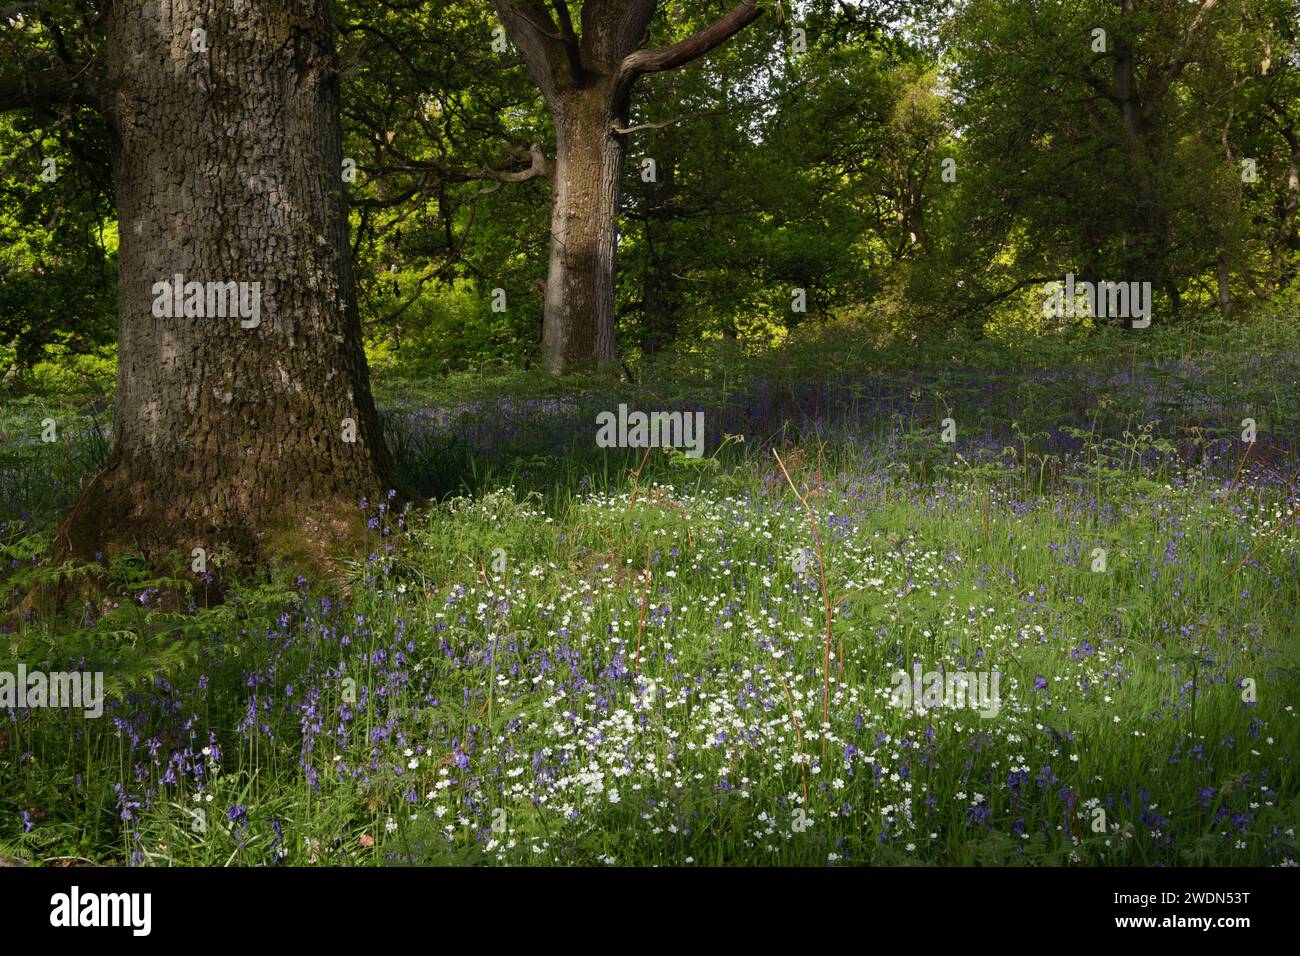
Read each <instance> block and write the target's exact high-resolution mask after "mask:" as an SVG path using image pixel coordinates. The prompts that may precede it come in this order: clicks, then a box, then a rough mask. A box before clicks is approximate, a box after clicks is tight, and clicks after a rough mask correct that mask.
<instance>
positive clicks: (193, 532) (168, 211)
mask: <svg viewBox="0 0 1300 956" xmlns="http://www.w3.org/2000/svg"><path fill="white" fill-rule="evenodd" d="M195 29H202V30H204V31H205V32H206V46H207V51H206V52H198V51H196V50H194V49H193V39H194V34H193V31H194V30H195ZM333 42H334V32H333V24H332V23H331V20H330V12H329V2H328V0H261V2H256V3H250V2H246V0H169V2H158V0H146V2H130V3H121V2H119V3H115V4H113V6H112V8H111V10H110V11H109V13H108V21H107V49H106V57H107V64H108V73H109V85H108V89H109V91H110V94H109V99H108V101H107V102H106V103H105V104H104V106H105V110H106V113H107V116H108V119H109V122H110V125H111V128H112V130H113V133H114V156H113V163H114V177H115V183H116V191H117V207H118V217H119V223H120V233H121V246H120V249H119V253H118V257H119V258H118V261H119V269H120V278H121V288H120V293H119V312H120V318H119V323H120V338H119V358H118V373H117V396H116V400H115V404H114V423H113V439H112V446H111V449H110V452H109V457H108V461H107V464H106V467H105V468H104V470H103V471H102V472H101V473H100V474H99V475H98V476H97V477H96V478H95V479H94V480H93V481H92V482H91V483H90V484H89V485H88V486H87V488H86V489H85V491H84V493H83V494H82V497H81V499H80V500H79V501H78V502H77V503H76V505H75V507H74V509H73V511H72V512H71V513H70V515H69V516H68V518H67V519H66V521H65V522H64V524H63V526H62V528H61V529H60V532H59V538H58V541H59V546H60V549H61V550H62V551H63V553H64V554H73V555H79V556H86V557H90V556H93V555H95V554H99V553H102V554H105V555H111V554H112V553H113V552H114V551H117V550H119V549H122V548H131V547H134V546H138V547H140V548H141V549H142V550H143V551H144V552H145V553H146V555H148V556H150V557H154V556H160V555H161V554H163V553H165V552H168V551H172V550H178V551H180V552H182V553H184V554H186V555H188V554H189V553H190V551H191V550H192V549H193V548H200V547H201V548H204V549H205V550H207V551H208V552H209V553H211V552H212V551H214V550H215V549H218V548H220V547H222V546H223V545H224V546H228V547H230V548H232V549H234V550H235V551H236V553H238V554H240V555H242V556H243V557H245V558H256V559H260V558H265V557H267V556H269V555H271V554H287V555H288V556H289V557H291V558H298V559H306V560H307V561H309V562H310V563H311V564H318V563H319V562H320V561H321V560H323V559H324V558H326V557H327V556H328V555H329V554H330V553H332V552H333V550H334V549H335V548H337V547H339V546H341V545H344V546H345V545H346V544H347V543H348V542H350V541H355V540H357V539H358V538H359V537H360V534H361V532H362V531H363V530H364V522H363V521H362V520H361V518H360V509H359V502H360V500H361V499H362V498H363V497H365V496H370V497H372V498H373V497H374V496H376V495H379V494H382V493H383V492H384V490H385V489H387V488H389V487H391V486H392V480H391V465H390V462H389V456H388V452H387V450H386V448H385V446H384V444H383V440H382V437H381V433H380V426H379V421H378V417H377V415H376V411H375V407H374V403H373V401H372V399H371V395H370V387H369V372H368V369H367V365H366V359H365V353H364V351H363V348H362V341H361V332H360V325H359V322H358V318H357V306H356V291H355V286H354V283H353V277H352V273H351V261H350V257H349V255H348V243H347V240H348V235H347V232H348V230H347V217H346V212H345V205H346V194H345V187H344V185H343V182H342V176H341V162H342V156H341V130H340V111H339V90H338V78H337V75H336V72H335V69H336V67H335V61H334V46H333ZM177 273H180V274H182V275H183V276H184V278H185V280H186V282H189V281H198V282H204V283H206V282H222V283H225V282H247V283H250V284H251V283H254V282H256V283H260V323H259V324H258V325H256V326H255V327H244V325H245V324H246V323H244V322H241V319H240V318H239V317H226V318H221V317H215V316H205V317H201V318H200V317H190V318H186V317H184V316H177V317H172V318H167V317H156V316H155V315H154V312H153V305H154V301H155V297H156V294H155V290H154V284H155V283H158V282H160V281H171V280H172V279H173V277H174V276H175V275H176V274H177ZM205 306H206V301H205ZM250 321H251V320H250ZM345 419H351V420H352V421H354V422H355V441H354V442H348V441H345V440H344V420H345Z"/></svg>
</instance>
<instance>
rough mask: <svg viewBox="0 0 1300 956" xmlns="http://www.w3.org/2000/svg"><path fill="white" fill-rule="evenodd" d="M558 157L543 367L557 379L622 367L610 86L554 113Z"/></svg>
mask: <svg viewBox="0 0 1300 956" xmlns="http://www.w3.org/2000/svg"><path fill="white" fill-rule="evenodd" d="M552 115H553V116H554V119H555V133H556V150H555V167H554V174H553V175H554V178H553V180H552V184H553V187H554V197H553V199H552V206H551V249H550V264H549V269H548V273H547V279H546V298H545V306H544V314H543V318H542V364H543V365H544V366H545V367H546V368H547V369H548V370H549V371H551V372H552V373H555V374H557V375H562V374H566V373H568V372H574V371H580V370H583V369H587V368H590V367H592V366H593V365H595V366H597V367H601V366H608V365H611V364H613V363H614V362H615V360H616V349H615V343H614V256H615V250H616V247H617V245H618V225H617V215H618V200H619V187H620V185H621V180H622V176H623V153H624V142H623V137H622V136H621V135H618V134H617V133H614V132H613V126H614V125H615V124H616V123H617V124H618V125H620V126H621V125H622V117H620V116H618V115H617V113H616V111H615V109H614V106H613V101H612V92H611V88H610V84H609V83H608V82H604V81H602V82H596V83H593V84H592V85H590V86H586V87H582V88H578V89H571V90H567V91H565V92H563V93H561V94H559V95H558V96H557V97H556V99H555V101H554V104H553V107H552Z"/></svg>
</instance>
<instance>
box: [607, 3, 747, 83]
mask: <svg viewBox="0 0 1300 956" xmlns="http://www.w3.org/2000/svg"><path fill="white" fill-rule="evenodd" d="M762 15H763V8H762V7H760V6H759V5H758V0H744V2H743V3H740V4H738V5H737V6H735V7H734V8H732V10H731V12H730V13H728V14H726V15H725V16H723V17H722V18H721V19H718V20H715V21H714V22H713V23H711V24H710V25H709V26H707V27H705V28H704V29H703V30H701V31H700V32H699V33H696V34H695V35H694V36H690V37H687V38H686V39H685V40H681V41H679V42H677V43H671V44H669V45H668V46H658V47H651V48H650V49H648V50H637V51H636V52H634V53H630V54H628V55H627V56H626V57H624V58H623V62H622V63H620V64H619V68H618V85H619V88H620V91H621V92H624V93H625V92H626V91H627V90H628V89H630V88H631V86H632V84H633V83H634V82H635V81H636V79H637V77H640V76H644V75H645V74H647V73H662V72H664V71H665V70H675V69H677V68H678V67H680V66H685V65H686V64H687V63H690V62H691V61H692V60H696V59H699V58H700V57H702V56H704V54H706V53H708V52H709V51H710V50H713V49H714V48H716V47H718V46H721V45H722V44H723V43H725V42H727V40H729V39H731V38H732V37H733V36H735V35H736V34H737V33H739V32H740V31H741V30H743V29H744V28H745V27H747V26H749V25H750V24H751V23H753V22H754V21H755V20H757V19H758V18H759V17H760V16H762Z"/></svg>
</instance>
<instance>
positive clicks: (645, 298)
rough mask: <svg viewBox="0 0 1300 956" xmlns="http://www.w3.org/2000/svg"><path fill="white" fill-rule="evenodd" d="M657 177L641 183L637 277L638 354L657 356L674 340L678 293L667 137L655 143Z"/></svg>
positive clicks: (671, 154)
mask: <svg viewBox="0 0 1300 956" xmlns="http://www.w3.org/2000/svg"><path fill="white" fill-rule="evenodd" d="M657 152H658V154H659V155H657V156H656V157H655V158H656V159H657V160H658V162H659V166H658V170H657V172H658V175H657V176H656V180H655V181H654V182H649V183H645V184H644V186H645V224H644V229H645V247H646V262H645V265H644V266H643V267H642V269H643V271H642V274H641V318H642V329H643V332H642V335H641V351H642V353H643V354H645V355H647V356H651V355H658V354H659V353H660V352H662V351H664V349H666V348H668V346H670V345H671V344H672V343H673V342H674V341H675V340H676V338H677V331H678V307H679V304H680V303H679V301H678V292H677V278H676V276H674V275H673V259H672V257H671V255H670V251H669V250H670V245H671V233H670V229H669V225H670V223H671V222H672V218H673V202H674V200H675V198H676V194H677V183H676V177H677V155H676V154H677V151H676V149H675V148H674V142H673V138H672V136H670V135H666V136H662V137H661V138H660V140H659V148H658V150H657Z"/></svg>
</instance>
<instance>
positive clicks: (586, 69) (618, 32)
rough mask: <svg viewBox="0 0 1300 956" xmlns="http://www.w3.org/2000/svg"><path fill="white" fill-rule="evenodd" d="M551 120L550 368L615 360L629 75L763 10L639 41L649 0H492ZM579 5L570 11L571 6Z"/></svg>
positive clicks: (652, 0) (674, 57)
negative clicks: (651, 43) (653, 42)
mask: <svg viewBox="0 0 1300 956" xmlns="http://www.w3.org/2000/svg"><path fill="white" fill-rule="evenodd" d="M493 5H494V6H495V7H496V10H497V13H498V15H499V16H500V17H501V21H502V23H503V24H504V26H505V29H506V31H507V33H508V35H509V37H510V39H511V40H512V41H513V42H514V45H515V46H516V47H518V49H519V51H520V53H521V54H522V55H523V57H524V60H525V62H526V63H527V66H528V70H529V72H530V73H531V74H532V77H533V79H534V81H536V83H537V86H538V88H539V90H540V91H541V95H542V98H543V99H544V100H545V102H546V105H547V107H548V108H549V109H550V111H551V115H552V117H553V119H554V122H555V136H556V148H555V158H554V160H553V162H549V163H548V165H547V169H546V174H547V176H548V178H549V179H550V180H551V183H552V186H553V189H554V198H553V200H552V207H551V238H550V242H551V250H550V264H549V267H548V271H547V279H546V293H545V304H544V310H543V321H542V353H541V355H542V363H543V364H544V365H545V366H546V368H548V369H549V370H550V371H552V372H555V373H561V374H562V373H565V372H569V371H573V370H575V369H581V368H587V367H592V366H601V365H609V364H611V363H613V362H614V361H615V358H616V347H615V341H614V328H615V316H614V274H615V250H616V248H617V245H618V236H617V223H616V213H617V210H618V204H619V192H620V186H621V184H622V177H623V162H624V156H625V152H626V135H627V132H628V127H627V118H628V102H629V97H630V95H631V92H632V88H633V86H634V85H635V83H636V81H637V80H638V79H639V78H641V77H642V76H645V75H646V74H648V73H657V72H663V71H666V70H674V69H677V68H678V67H681V66H684V65H685V64H687V63H690V62H691V61H692V60H695V59H698V58H699V57H701V56H703V55H705V54H706V53H708V52H709V51H710V50H712V49H714V48H715V47H717V46H718V45H719V44H722V43H724V42H726V41H727V40H728V39H729V38H730V37H732V36H734V35H735V34H736V33H737V32H739V31H740V30H742V29H744V28H745V27H746V26H747V25H749V24H750V23H752V22H753V21H754V20H756V19H757V18H758V17H759V16H760V15H761V14H762V12H763V8H762V6H760V4H759V3H758V2H757V0H745V2H742V3H740V4H738V5H737V6H735V7H734V8H733V9H732V10H731V11H730V12H729V13H727V14H726V15H724V16H722V17H721V18H720V19H718V20H715V21H714V22H713V23H712V24H710V25H709V26H707V27H705V28H704V29H702V30H700V31H699V32H697V33H695V34H693V35H691V36H689V37H687V38H686V39H684V40H681V41H679V42H677V43H671V44H668V45H666V46H659V47H649V48H647V47H645V46H644V44H645V42H646V39H647V36H648V31H649V29H650V23H651V20H652V18H653V17H654V14H655V10H656V7H657V6H658V4H657V2H656V0H583V2H582V3H580V4H573V3H570V2H568V0H551V2H550V3H549V4H548V3H544V2H543V0H493ZM575 6H576V7H577V8H578V17H577V18H576V19H575V17H574V13H573V11H572V10H571V7H575Z"/></svg>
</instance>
